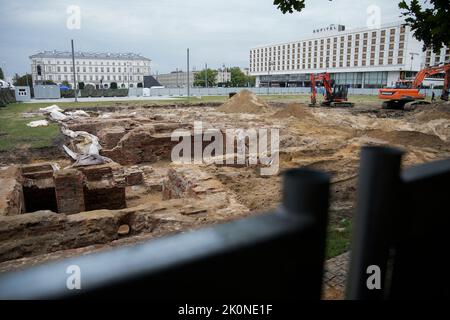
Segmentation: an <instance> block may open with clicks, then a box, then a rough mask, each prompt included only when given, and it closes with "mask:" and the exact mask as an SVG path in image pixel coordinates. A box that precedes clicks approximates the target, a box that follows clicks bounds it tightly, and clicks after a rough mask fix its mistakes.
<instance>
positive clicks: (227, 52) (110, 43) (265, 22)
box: [0, 0, 399, 74]
mask: <svg viewBox="0 0 450 320" xmlns="http://www.w3.org/2000/svg"><path fill="white" fill-rule="evenodd" d="M272 3H273V1H272V0H245V1H243V0H226V1H224V0H191V1H186V0H164V1H160V0H135V1H132V2H131V1H115V0H110V1H92V0H70V1H67V0H60V1H51V0H34V1H31V0H30V1H28V0H27V1H11V0H0V7H1V8H2V18H1V19H0V29H1V30H2V32H1V33H0V44H1V50H0V62H2V61H6V63H7V72H8V74H11V73H15V72H17V73H24V72H26V71H28V69H29V59H28V56H29V55H31V54H33V53H35V52H37V51H41V50H49V49H57V50H68V49H69V46H70V39H71V38H73V39H75V43H76V49H77V50H85V51H110V52H136V53H141V54H143V55H145V56H147V57H149V58H151V59H152V60H153V63H152V67H153V71H156V70H157V71H159V73H162V72H168V71H171V70H174V69H175V68H177V67H178V68H183V69H185V64H186V62H185V50H186V48H187V47H189V48H191V53H192V55H191V57H192V65H193V66H196V67H197V68H201V67H203V65H204V63H205V62H207V63H208V64H209V65H210V66H212V67H219V66H221V65H222V64H223V63H225V64H226V65H227V66H235V65H237V66H242V67H245V66H247V65H248V55H249V48H250V47H253V46H256V45H260V44H267V43H277V42H282V41H290V40H296V39H298V38H301V37H304V36H308V35H311V32H312V29H314V28H316V27H321V26H327V25H329V24H331V23H341V24H345V25H347V27H358V26H364V25H365V23H366V19H367V15H366V9H367V7H368V6H369V5H372V4H375V5H378V6H380V8H381V9H382V22H390V21H395V20H398V17H399V10H398V8H397V1H395V0H394V1H392V0H378V1H375V0H374V1H369V0H362V1H352V0H334V1H332V2H329V1H328V0H316V1H312V0H309V1H308V0H307V8H306V9H305V11H304V12H301V13H295V14H292V15H283V14H282V13H280V12H279V11H277V9H276V8H275V7H274V6H273V4H272ZM68 5H79V6H80V8H81V30H68V29H67V28H66V19H67V17H68V15H67V13H66V8H67V6H68Z"/></svg>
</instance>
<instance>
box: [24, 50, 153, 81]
mask: <svg viewBox="0 0 450 320" xmlns="http://www.w3.org/2000/svg"><path fill="white" fill-rule="evenodd" d="M30 59H31V74H32V78H33V83H35V84H36V83H42V82H43V81H53V82H55V83H57V84H61V83H62V82H63V81H67V82H69V84H71V85H72V86H73V83H74V78H73V64H72V53H71V52H63V51H44V52H39V53H37V54H34V55H32V56H30ZM150 63H151V60H150V59H148V58H145V57H143V56H141V55H138V54H134V53H118V54H114V53H88V52H76V53H75V71H76V82H77V83H79V82H84V83H85V84H92V85H94V86H95V87H97V88H100V87H103V88H109V87H110V86H111V83H112V82H115V83H117V86H118V88H129V87H130V88H131V87H136V86H138V84H139V83H143V81H144V76H146V75H150V71H151V70H150Z"/></svg>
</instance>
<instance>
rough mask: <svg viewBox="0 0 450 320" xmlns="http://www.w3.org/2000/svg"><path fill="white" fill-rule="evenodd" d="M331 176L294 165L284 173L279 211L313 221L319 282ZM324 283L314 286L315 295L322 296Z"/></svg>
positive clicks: (314, 275)
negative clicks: (293, 167) (297, 167)
mask: <svg viewBox="0 0 450 320" xmlns="http://www.w3.org/2000/svg"><path fill="white" fill-rule="evenodd" d="M329 193H330V176H329V175H328V174H327V173H323V172H320V171H316V170H313V169H307V168H301V169H291V170H288V171H286V172H285V173H284V176H283V200H282V205H281V207H280V208H279V209H278V210H279V213H280V214H285V215H293V216H294V215H295V216H299V217H302V218H303V219H305V220H308V221H309V222H311V224H312V225H311V230H310V232H311V233H310V238H308V239H309V241H312V243H314V250H313V251H314V252H312V251H311V253H310V254H311V256H310V257H309V259H310V262H311V263H312V264H313V265H312V266H311V274H309V275H308V276H309V277H311V279H316V281H317V282H318V283H320V282H321V281H320V279H321V278H322V275H323V261H324V259H325V238H326V226H327V221H328V206H329ZM320 294H321V287H320V286H317V287H315V288H314V292H312V293H311V295H312V296H315V297H317V299H319V298H320Z"/></svg>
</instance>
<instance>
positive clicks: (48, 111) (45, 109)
mask: <svg viewBox="0 0 450 320" xmlns="http://www.w3.org/2000/svg"><path fill="white" fill-rule="evenodd" d="M39 111H41V112H44V113H50V112H52V111H59V112H62V111H63V110H62V109H61V108H60V107H58V106H57V105H56V104H54V105H51V106H49V107H46V108H39Z"/></svg>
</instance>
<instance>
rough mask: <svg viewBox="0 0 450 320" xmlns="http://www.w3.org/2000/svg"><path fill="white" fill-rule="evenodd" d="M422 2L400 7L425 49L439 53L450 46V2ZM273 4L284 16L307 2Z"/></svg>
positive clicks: (282, 0) (290, 0)
mask: <svg viewBox="0 0 450 320" xmlns="http://www.w3.org/2000/svg"><path fill="white" fill-rule="evenodd" d="M330 1H331V0H330ZM422 2H423V4H420V3H419V0H411V1H410V4H409V5H408V3H407V2H406V0H401V1H400V3H399V5H398V6H399V8H400V9H401V10H402V11H401V14H402V16H404V17H405V18H406V19H405V24H406V25H408V26H410V27H411V30H412V31H413V33H414V37H415V38H416V39H417V40H419V41H423V43H424V49H425V48H432V49H433V50H434V51H435V52H438V51H439V50H440V49H441V48H442V47H443V46H449V45H450V19H449V15H450V1H448V0H422ZM425 3H427V5H426V6H425ZM273 4H274V5H276V6H277V7H278V9H279V10H280V11H281V12H283V13H284V14H285V13H287V12H289V13H293V12H294V11H298V12H300V11H302V10H303V9H304V8H305V0H274V2H273Z"/></svg>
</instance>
